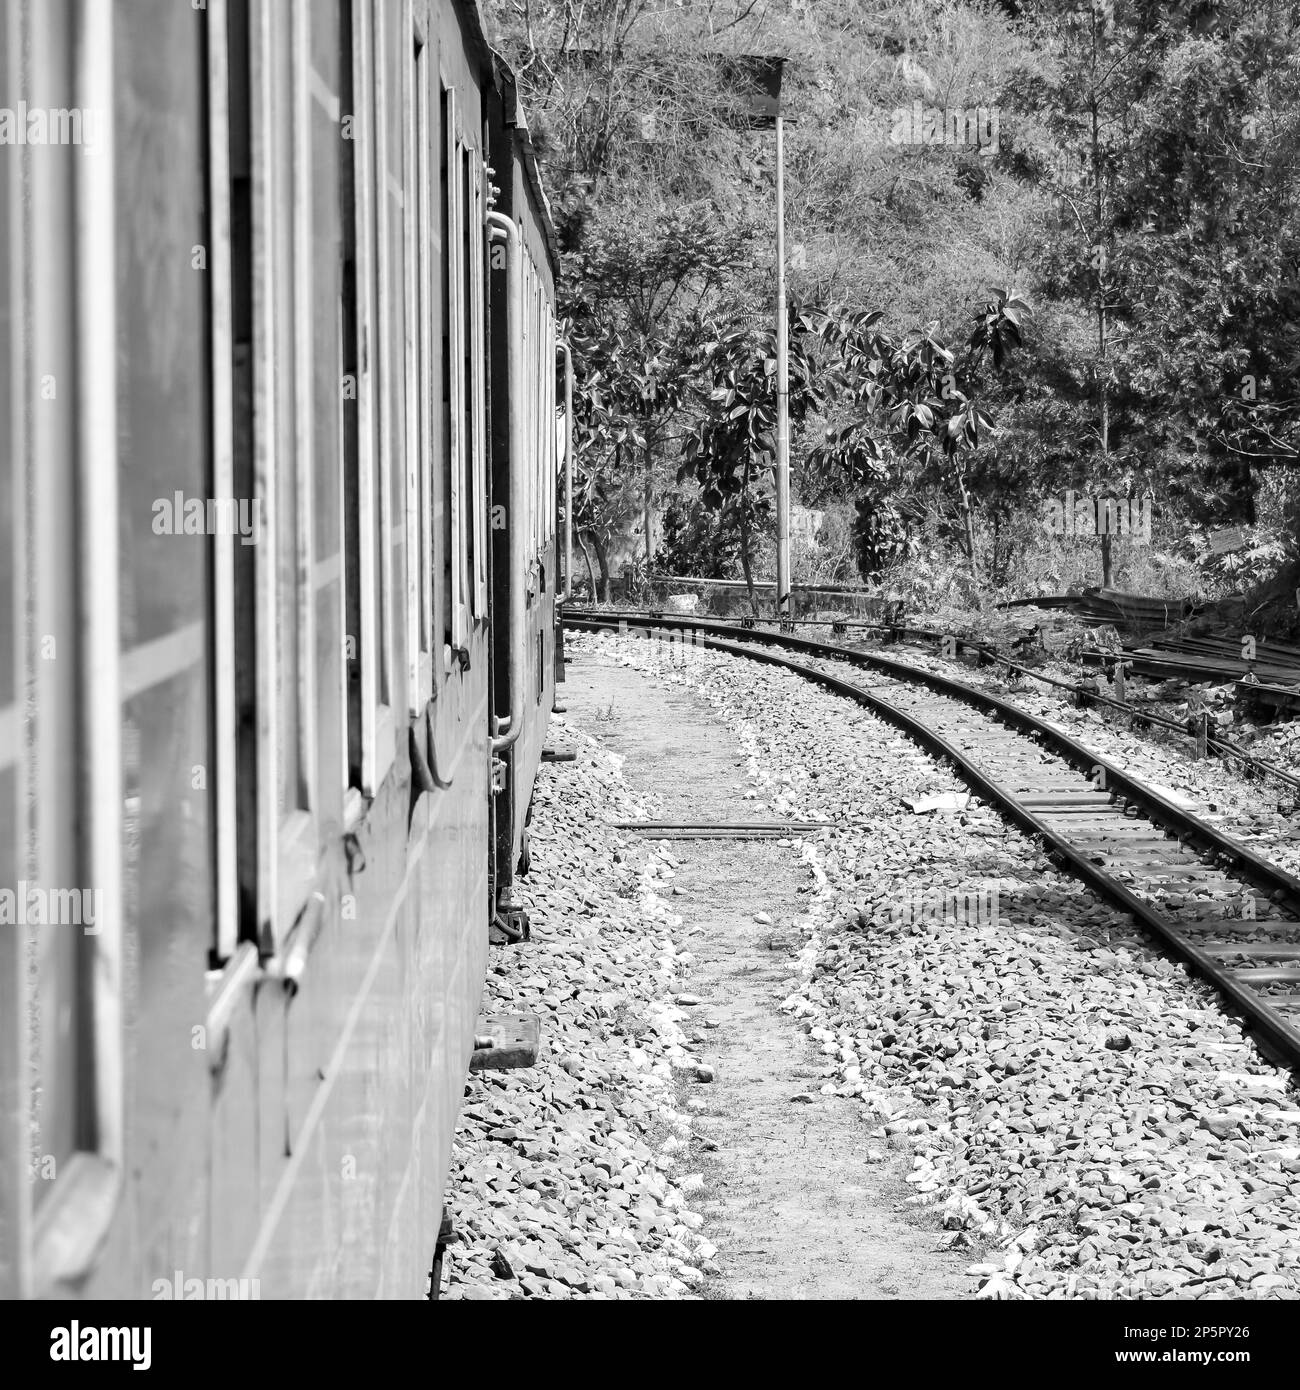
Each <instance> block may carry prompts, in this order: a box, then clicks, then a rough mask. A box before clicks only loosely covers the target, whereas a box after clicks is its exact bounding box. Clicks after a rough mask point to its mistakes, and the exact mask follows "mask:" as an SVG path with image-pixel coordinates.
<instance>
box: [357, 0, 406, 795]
mask: <svg viewBox="0 0 1300 1390" xmlns="http://www.w3.org/2000/svg"><path fill="white" fill-rule="evenodd" d="M352 30H353V33H352V40H353V46H352V105H353V112H352V115H353V122H354V130H353V140H352V141H351V144H352V146H353V150H352V154H353V164H352V177H353V190H354V197H355V203H356V221H357V224H358V227H357V232H356V274H355V284H356V296H357V303H356V311H357V333H358V337H359V338H360V343H361V347H360V351H359V353H358V360H357V368H358V379H357V430H356V435H357V504H358V505H357V510H358V514H359V515H358V524H357V539H358V545H357V554H356V556H355V557H353V556H348V557H347V558H348V559H349V560H351V561H352V563H353V564H355V566H356V569H357V576H358V588H359V593H360V604H359V607H360V615H361V631H360V632H359V633H356V634H354V635H355V637H356V640H357V656H358V661H359V663H360V680H359V685H360V702H361V710H360V714H361V721H360V722H361V786H360V788H359V790H360V792H361V795H362V796H364V797H375V796H377V795H378V793H379V789H380V787H382V786H383V784H384V780H385V779H386V778H387V776H388V773H389V771H390V770H391V768H392V766H393V763H394V760H395V755H396V719H395V717H394V714H393V707H392V702H391V697H389V691H390V690H391V689H392V687H391V685H390V684H389V683H388V681H387V679H386V674H387V673H386V672H385V669H384V664H385V657H386V655H387V653H388V651H389V650H391V643H390V642H389V641H387V640H386V634H387V632H388V631H390V628H389V614H390V613H391V611H392V582H391V581H392V575H391V566H388V565H385V563H384V559H385V553H386V552H387V551H388V550H389V549H390V547H389V546H388V545H387V544H385V545H384V546H383V548H382V550H381V547H380V545H379V541H380V539H381V526H382V518H383V515H384V512H383V498H384V497H385V496H386V495H387V494H388V489H389V483H388V467H387V461H386V460H387V452H388V451H387V449H386V448H385V447H384V435H383V431H384V425H385V422H386V419H387V410H386V409H385V407H384V405H383V398H382V394H381V390H380V380H381V378H380V375H379V371H378V366H377V364H378V361H379V357H380V354H381V352H383V351H384V350H385V349H384V346H383V321H382V318H381V312H380V300H379V297H378V296H379V292H380V291H381V289H382V287H383V280H382V274H381V258H380V252H379V248H380V244H381V238H380V218H381V211H380V209H381V207H382V206H383V205H384V204H385V203H386V202H387V198H388V192H387V178H386V175H385V176H383V177H382V178H381V161H380V158H379V154H380V146H379V143H378V139H379V135H380V128H381V122H382V119H383V112H382V110H381V106H380V90H379V85H378V83H377V81H376V71H375V63H374V53H375V15H374V7H373V5H372V4H371V3H370V0H354V4H353V7H352ZM357 125H359V126H360V129H359V131H358V130H357V129H356V128H355V127H356V126H357ZM383 259H385V260H386V259H387V257H386V255H385V257H384V258H383Z"/></svg>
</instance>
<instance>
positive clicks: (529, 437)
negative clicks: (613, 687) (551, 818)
mask: <svg viewBox="0 0 1300 1390" xmlns="http://www.w3.org/2000/svg"><path fill="white" fill-rule="evenodd" d="M497 79H498V80H497V82H496V84H495V86H494V89H493V91H492V92H491V93H490V94H489V100H488V123H487V124H488V133H489V148H490V152H491V157H492V163H493V167H494V169H496V170H499V171H501V173H500V174H499V175H498V177H499V178H500V184H499V185H498V188H499V193H498V207H499V208H500V210H501V212H503V213H504V214H505V215H506V216H507V217H509V218H510V219H511V220H512V221H513V222H514V223H515V225H516V227H517V228H518V233H519V251H518V265H519V273H520V300H519V302H518V303H517V304H516V305H515V306H514V307H515V308H516V311H517V312H518V315H519V323H518V329H517V330H515V329H513V328H512V326H511V323H510V311H511V305H510V301H509V298H508V296H507V295H506V294H504V293H495V294H494V295H493V297H492V313H493V323H492V329H493V332H492V344H493V354H494V357H493V380H494V381H500V382H508V381H509V380H510V378H511V372H510V370H509V357H510V354H511V353H512V352H513V353H515V354H516V355H517V362H518V368H517V373H516V375H517V377H518V379H520V380H521V381H522V382H523V383H524V390H523V392H522V394H521V399H519V400H511V401H509V402H508V408H507V409H503V410H497V411H494V423H493V427H494V430H495V437H494V439H493V449H492V457H493V476H492V488H493V502H494V514H495V516H496V517H497V519H498V520H504V519H505V518H506V517H507V516H508V514H509V510H510V507H511V505H512V501H511V496H510V487H511V480H512V479H513V478H514V477H515V476H516V469H515V460H514V455H515V451H517V450H522V451H523V452H524V454H525V457H526V458H527V460H528V463H527V465H526V467H525V468H524V469H523V470H522V475H523V481H524V483H525V491H524V495H523V499H522V504H523V505H524V506H525V507H526V509H527V512H528V515H529V518H530V522H529V526H528V528H527V531H526V532H525V534H524V536H523V537H521V538H520V539H521V541H522V542H523V544H522V545H521V546H520V549H519V551H518V552H517V553H516V554H515V555H512V554H511V552H510V551H509V549H508V547H506V546H499V547H497V549H496V551H495V552H494V556H493V585H494V590H495V591H496V592H498V593H502V592H506V591H507V590H508V588H509V584H510V574H511V570H512V568H513V569H514V570H516V571H518V570H519V569H521V568H522V571H523V573H524V575H525V584H524V586H523V589H522V592H520V593H517V594H516V598H517V600H518V602H517V603H516V604H515V605H513V606H512V605H509V604H504V605H502V606H501V610H500V612H499V614H498V621H497V622H496V624H495V625H494V629H493V640H494V644H495V647H494V651H495V667H494V671H495V682H496V699H497V706H498V708H502V709H505V708H509V706H510V684H511V680H512V675H511V669H512V663H514V664H515V665H516V666H517V668H518V670H519V672H520V677H521V678H520V681H519V684H520V685H521V687H522V699H521V700H520V703H519V708H518V710H517V711H512V713H511V718H514V717H518V718H519V719H520V720H521V721H522V724H521V727H520V728H519V731H518V735H517V737H516V738H515V740H514V741H513V743H512V744H511V746H510V747H509V748H506V749H503V750H502V752H501V763H502V766H501V767H500V769H499V770H498V774H497V780H498V785H499V791H498V794H497V796H496V798H495V799H494V805H495V807H496V813H497V821H496V830H495V856H494V863H495V865H496V869H497V874H496V881H495V884H494V890H495V892H494V899H495V903H496V920H495V923H494V930H495V931H496V932H497V933H498V936H499V937H506V938H509V939H518V938H519V937H520V936H521V935H522V934H523V933H524V932H525V931H526V929H527V922H526V914H524V913H523V911H522V909H521V908H520V907H519V905H518V904H519V899H518V897H517V896H516V894H515V892H514V882H515V876H516V874H517V872H519V870H520V869H521V868H526V865H527V828H526V821H527V817H528V811H529V805H530V801H531V797H532V787H533V783H534V779H535V777H536V775H537V768H538V764H539V762H540V759H541V754H542V744H543V742H544V741H545V738H546V728H547V723H548V720H549V718H550V712H551V709H552V707H553V706H554V703H555V684H556V675H557V671H556V659H555V655H556V648H557V640H558V637H557V632H558V625H557V603H556V598H557V586H558V583H559V573H558V567H559V547H558V531H557V528H556V525H555V519H556V473H557V469H556V432H555V424H554V421H555V407H556V379H555V378H556V373H555V364H556V355H557V351H558V343H557V336H556V328H557V325H556V318H555V309H554V304H555V267H556V265H557V264H558V259H559V252H558V249H557V246H556V241H555V233H554V229H553V227H552V224H551V219H550V212H549V208H548V206H547V202H546V193H545V190H544V189H543V187H542V183H541V179H540V178H539V176H538V171H537V164H536V160H535V157H534V154H533V148H532V143H531V140H530V137H529V132H528V123H527V120H526V118H525V116H524V114H523V111H522V110H521V108H520V105H519V99H518V91H517V88H516V86H515V82H514V78H513V76H512V74H511V73H510V70H509V68H508V67H507V66H506V65H505V64H504V63H503V62H501V60H500V59H498V60H497ZM502 249H503V250H504V248H502ZM493 266H494V276H495V277H502V276H505V275H506V274H507V262H506V256H505V255H504V254H500V253H497V254H495V255H494V258H493ZM512 411H513V412H517V416H516V417H515V418H514V419H513V424H514V426H515V428H516V429H517V430H518V432H519V442H518V443H512V440H511V424H512V416H511V412H512ZM514 505H518V503H516V504H514Z"/></svg>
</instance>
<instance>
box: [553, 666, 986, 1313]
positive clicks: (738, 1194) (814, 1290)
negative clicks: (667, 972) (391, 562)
mask: <svg viewBox="0 0 1300 1390" xmlns="http://www.w3.org/2000/svg"><path fill="white" fill-rule="evenodd" d="M560 693H561V699H562V703H563V704H564V705H565V706H566V707H567V709H568V712H569V715H570V716H571V717H572V718H573V719H574V720H575V722H576V723H577V724H578V725H579V726H580V727H581V728H583V729H584V730H585V731H586V732H589V733H592V734H595V735H597V736H598V737H600V738H601V739H602V740H603V741H604V742H605V743H606V745H607V746H608V747H609V748H610V750H611V751H613V752H615V753H619V754H623V755H625V756H626V758H627V761H626V763H625V764H624V766H623V776H624V778H625V780H626V781H627V783H628V784H629V786H630V787H632V788H633V789H634V790H636V791H638V792H654V793H656V794H657V795H658V796H660V797H661V798H662V812H661V813H660V815H659V816H658V817H657V818H660V819H665V820H673V819H677V820H692V821H700V822H707V821H715V820H756V819H772V818H773V817H772V816H771V814H770V813H765V812H763V811H760V810H757V809H756V808H755V804H754V802H753V801H748V800H746V799H745V798H744V790H745V785H746V772H745V760H744V758H743V757H742V755H741V753H740V751H739V749H738V748H737V747H736V745H735V743H734V741H733V740H732V739H731V738H730V737H726V738H721V739H720V738H719V737H718V733H717V729H716V726H715V725H714V723H713V722H712V711H711V710H710V709H709V707H708V706H707V705H706V704H705V703H704V702H703V701H702V700H700V699H699V698H697V697H695V696H692V695H690V694H689V693H687V692H685V691H683V690H681V689H679V688H674V687H669V686H665V685H663V684H661V683H659V682H657V681H653V680H650V679H647V678H645V677H643V676H642V675H640V674H639V673H638V672H636V671H634V670H632V669H630V668H628V667H625V666H619V665H606V664H603V663H602V662H599V661H597V660H596V659H594V658H592V657H590V656H581V657H578V658H576V659H575V660H573V661H572V662H571V664H570V667H569V673H568V680H567V683H566V684H565V685H563V686H562V687H561V688H560ZM670 849H671V852H672V855H673V857H674V859H675V860H676V861H677V866H678V867H677V877H676V879H675V880H674V884H675V887H676V888H677V889H679V890H680V892H678V893H676V894H675V895H674V897H673V908H674V910H675V911H677V912H679V913H680V914H681V915H682V918H683V920H684V925H683V927H682V929H681V932H682V934H683V935H685V933H687V932H689V931H690V930H691V928H693V927H696V926H699V927H700V928H702V930H701V931H699V932H698V933H696V934H695V935H693V936H690V937H689V942H690V949H691V952H692V953H693V954H694V956H695V958H696V968H695V973H694V975H693V976H692V978H691V980H690V982H689V985H688V988H689V989H690V990H691V991H692V992H693V993H694V994H696V995H698V996H700V997H701V999H702V1000H703V1002H702V1003H701V1004H700V1005H699V1006H698V1007H697V1008H695V1009H693V1011H692V1012H693V1013H696V1014H698V1015H699V1020H700V1021H699V1025H698V1031H699V1037H700V1039H702V1041H701V1042H700V1043H699V1047H700V1052H701V1056H702V1057H703V1058H704V1059H705V1060H706V1061H708V1062H709V1063H711V1064H713V1065H714V1066H716V1069H717V1079H716V1081H714V1082H713V1083H712V1084H707V1085H699V1084H695V1085H692V1086H691V1087H690V1092H689V1094H690V1098H691V1099H692V1100H695V1101H697V1102H699V1103H700V1105H699V1106H693V1107H692V1108H693V1109H697V1111H698V1115H699V1123H698V1126H697V1128H698V1130H699V1131H700V1133H701V1135H702V1136H703V1137H704V1138H705V1139H706V1140H709V1141H712V1142H714V1143H716V1145H717V1148H716V1150H714V1151H707V1150H706V1149H705V1148H704V1146H703V1145H702V1144H701V1143H699V1142H696V1143H693V1145H692V1150H691V1152H692V1161H691V1165H690V1166H691V1169H692V1170H698V1171H700V1172H701V1173H702V1174H703V1176H704V1179H705V1184H706V1186H705V1191H704V1194H703V1195H704V1197H705V1200H704V1201H703V1202H702V1203H701V1204H700V1205H699V1206H698V1207H697V1209H698V1210H702V1211H703V1212H704V1213H705V1215H706V1217H707V1224H706V1226H705V1230H704V1232H703V1234H705V1235H706V1236H707V1238H708V1239H709V1240H710V1241H711V1242H712V1243H713V1244H715V1245H716V1246H717V1247H718V1252H717V1255H716V1256H715V1257H714V1263H715V1264H716V1265H717V1266H718V1268H719V1270H720V1273H719V1274H717V1275H716V1276H715V1277H713V1278H712V1279H711V1280H710V1281H709V1283H708V1285H706V1286H705V1289H704V1292H705V1294H706V1296H709V1297H714V1298H722V1299H733V1298H759V1299H764V1298H799V1299H808V1298H812V1299H823V1298H824V1299H842V1298H854V1299H857V1298H868V1299H960V1298H967V1297H969V1296H970V1294H971V1291H972V1290H973V1288H974V1281H973V1280H971V1279H970V1278H968V1277H966V1276H965V1275H964V1273H963V1270H964V1268H965V1266H966V1265H967V1264H968V1263H969V1261H970V1256H969V1255H954V1254H953V1253H952V1252H950V1251H946V1250H939V1249H936V1246H937V1243H938V1232H937V1230H936V1228H935V1223H934V1218H933V1217H932V1216H930V1217H923V1218H919V1219H918V1218H916V1217H915V1216H914V1215H913V1211H912V1209H911V1208H909V1207H906V1206H903V1205H902V1203H903V1199H904V1198H905V1197H906V1196H908V1195H909V1188H908V1187H907V1185H906V1184H905V1183H904V1182H903V1180H902V1179H903V1174H904V1173H905V1172H906V1170H907V1159H906V1157H905V1155H904V1154H903V1153H902V1152H900V1151H896V1150H894V1149H890V1148H888V1147H887V1146H886V1145H885V1144H884V1143H883V1142H882V1141H881V1140H879V1139H873V1138H871V1137H870V1135H869V1126H870V1125H871V1124H874V1123H876V1122H877V1121H876V1120H875V1119H874V1118H868V1117H867V1112H866V1110H865V1108H864V1107H863V1106H862V1105H861V1104H860V1103H859V1102H857V1101H854V1100H850V1099H845V1098H841V1097H837V1096H823V1095H821V1094H820V1087H821V1079H820V1078H819V1076H818V1073H817V1067H818V1063H819V1061H820V1055H819V1053H818V1051H817V1049H816V1047H815V1045H814V1044H813V1043H812V1042H811V1041H810V1039H809V1038H808V1037H807V1035H806V1034H804V1033H803V1032H801V1031H800V1030H799V1029H798V1027H797V1026H796V1025H795V1023H794V1021H793V1020H792V1019H791V1018H790V1017H789V1016H788V1015H786V1014H784V1013H782V1012H781V1011H780V1008H779V1005H780V1002H781V1000H782V999H783V998H784V997H785V995H786V994H787V993H788V983H789V981H790V978H791V974H792V969H791V958H792V955H793V953H794V952H795V951H797V950H798V949H799V946H800V945H801V944H802V939H801V937H800V935H799V933H798V931H797V930H796V929H794V928H793V927H792V922H793V920H794V919H795V918H796V917H797V916H799V914H800V912H801V909H802V902H801V897H800V894H799V892H798V889H799V888H800V887H806V886H807V885H808V884H809V883H810V882H811V876H810V875H809V873H808V870H807V869H806V868H805V867H804V866H803V865H802V864H801V863H800V861H799V858H798V856H797V853H796V851H794V850H792V849H790V848H788V847H786V846H781V845H779V844H778V843H777V842H776V841H775V840H758V839H755V840H687V839H683V840H674V841H672V842H671V844H670ZM759 913H763V914H766V915H767V916H769V917H770V918H771V924H767V923H764V922H761V921H756V920H755V916H756V914H759ZM705 1020H709V1021H711V1022H713V1023H715V1024H716V1025H717V1026H716V1027H713V1028H706V1027H705ZM798 1095H804V1096H809V1095H810V1096H811V1097H812V1099H811V1100H803V1101H792V1100H791V1097H792V1096H798ZM701 1107H702V1108H701ZM869 1150H873V1151H875V1152H876V1154H877V1155H882V1154H883V1161H881V1160H879V1158H878V1159H877V1161H874V1162H873V1161H870V1160H869V1159H868V1151H869ZM698 1195H699V1194H697V1196H698ZM695 1204H696V1203H695V1201H693V1202H692V1205H695Z"/></svg>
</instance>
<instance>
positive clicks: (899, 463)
mask: <svg viewBox="0 0 1300 1390" xmlns="http://www.w3.org/2000/svg"><path fill="white" fill-rule="evenodd" d="M1028 313H1029V305H1028V304H1027V303H1026V302H1025V300H1024V299H1022V298H1021V297H1020V296H1019V295H1018V294H1017V293H1015V292H1014V291H1010V290H1006V289H994V290H993V298H992V299H990V300H987V301H986V302H985V303H983V304H982V305H980V307H979V308H978V310H977V312H976V314H975V321H974V327H973V329H972V331H971V333H970V336H969V338H968V340H967V343H966V349H965V352H964V354H963V355H962V357H961V359H960V360H958V358H957V356H956V354H955V353H954V352H952V351H951V350H950V349H949V348H948V347H947V346H945V344H944V343H943V342H942V341H941V340H940V339H939V338H938V337H937V336H936V334H935V333H934V331H933V329H932V328H931V329H926V330H925V331H924V332H922V333H920V334H917V335H911V336H907V337H904V338H903V339H902V340H895V339H894V338H892V337H891V336H890V335H888V334H886V333H884V332H882V331H881V330H880V328H879V323H880V320H881V318H882V317H883V315H882V313H881V311H880V310H870V311H859V312H853V313H848V312H844V311H841V310H836V309H831V310H829V311H826V312H825V313H823V314H821V315H820V318H819V330H820V334H821V337H822V339H823V340H824V341H825V342H826V343H827V344H828V345H829V346H830V347H831V348H832V349H833V350H834V352H835V354H836V355H837V359H838V363H837V368H838V369H837V371H836V372H835V374H834V377H833V380H834V382H835V384H836V387H837V388H838V390H839V392H840V394H841V396H842V397H843V398H844V399H846V400H847V401H848V402H849V404H850V406H851V408H852V410H853V418H851V420H850V422H849V423H848V424H847V425H844V426H843V427H841V428H840V429H838V430H836V429H832V430H830V431H828V432H827V437H826V439H825V440H824V442H823V443H822V444H821V445H820V446H819V447H818V448H817V449H816V450H814V451H813V454H812V455H811V456H810V459H809V463H810V465H811V466H812V467H814V468H817V469H821V470H824V471H831V472H836V473H838V474H840V475H842V476H844V477H847V478H848V479H849V480H850V482H851V483H852V485H853V487H854V488H855V489H856V490H857V491H858V494H859V499H860V502H861V503H862V504H863V505H862V506H861V507H860V509H859V511H860V516H862V517H863V518H864V524H863V527H862V530H863V534H864V536H869V537H872V538H871V539H869V540H868V542H867V553H868V554H874V556H875V559H876V560H877V561H878V560H879V559H880V558H881V557H882V556H883V555H884V554H885V553H886V550H887V549H891V548H895V547H897V545H898V544H899V543H900V538H901V537H903V536H905V534H906V526H905V523H904V521H903V517H902V514H901V512H900V510H899V505H898V503H899V497H900V493H901V492H902V491H903V488H904V486H905V485H907V484H909V483H910V484H911V485H913V486H915V485H917V484H919V483H921V482H923V481H924V475H925V473H926V472H927V471H928V472H930V473H932V474H933V475H934V477H935V479H936V481H938V482H939V483H940V484H941V485H945V486H947V487H948V488H949V489H950V490H951V493H952V494H953V495H954V496H955V498H956V501H957V507H958V510H959V513H960V515H961V517H962V523H963V532H964V541H963V544H964V548H965V551H966V555H967V559H968V562H969V564H970V570H971V579H972V581H973V582H974V584H975V586H976V587H977V588H978V586H979V582H980V579H979V568H978V560H977V556H976V545H975V523H974V503H973V499H972V495H971V491H970V488H969V486H968V481H967V460H968V457H969V455H970V453H971V452H972V451H973V450H976V449H978V448H979V447H980V445H981V444H982V443H983V442H984V441H985V440H986V439H987V438H988V437H989V436H990V435H991V434H992V433H993V422H992V420H991V419H990V417H989V415H988V414H987V413H986V412H985V410H984V409H983V408H982V407H981V405H980V404H979V402H978V401H977V400H976V399H975V395H974V392H975V391H976V389H977V384H978V382H979V379H980V374H981V372H983V371H984V370H985V369H986V367H987V366H988V365H991V366H992V368H993V370H994V371H995V372H1001V371H1002V369H1003V368H1004V367H1005V365H1006V363H1007V361H1008V358H1009V355H1010V354H1011V352H1012V351H1013V350H1015V349H1016V348H1019V347H1020V346H1021V345H1022V342H1023V339H1022V333H1021V325H1022V323H1023V321H1024V319H1025V317H1026V316H1027V315H1028Z"/></svg>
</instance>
